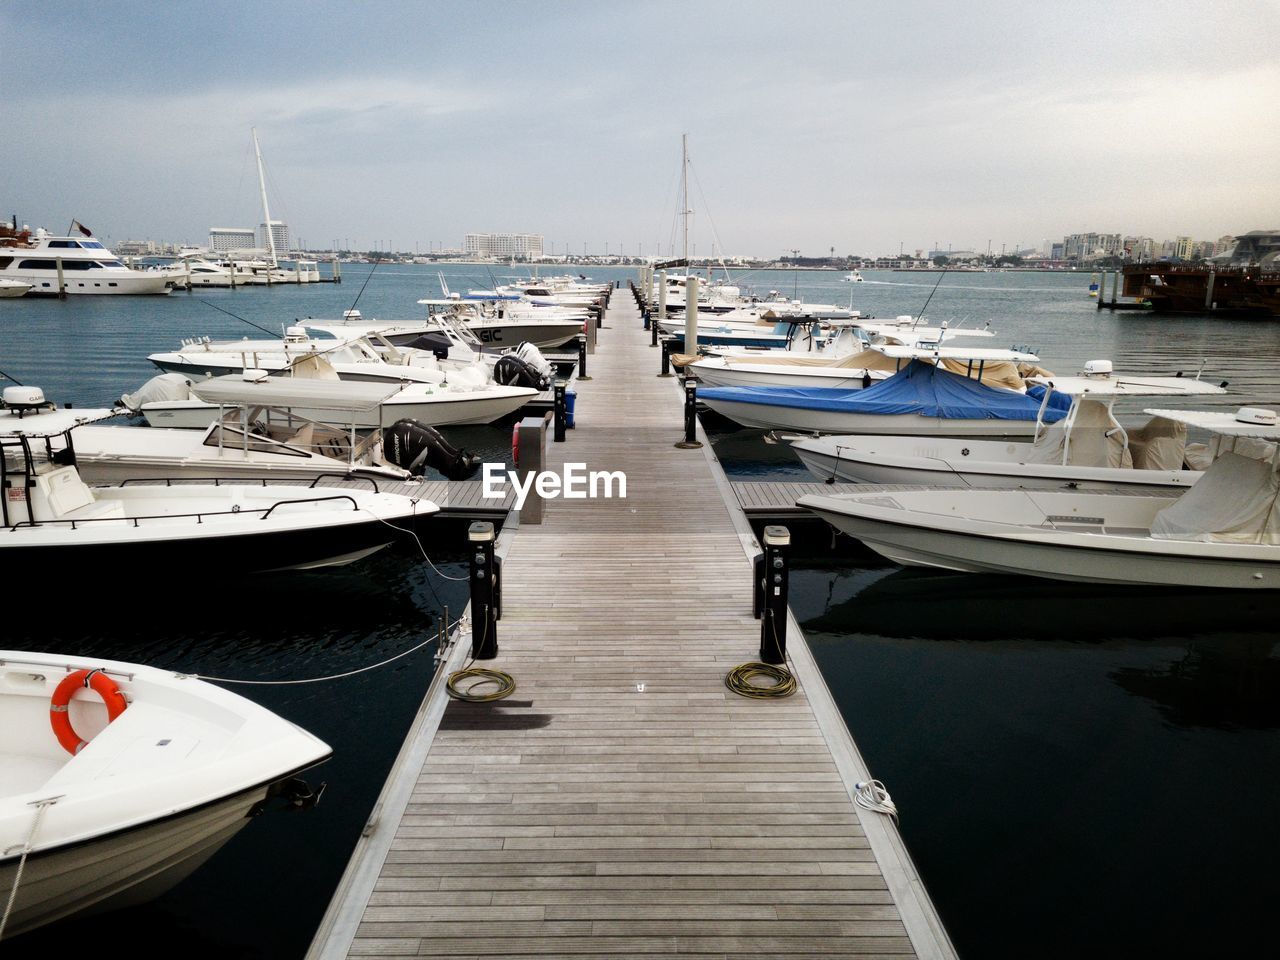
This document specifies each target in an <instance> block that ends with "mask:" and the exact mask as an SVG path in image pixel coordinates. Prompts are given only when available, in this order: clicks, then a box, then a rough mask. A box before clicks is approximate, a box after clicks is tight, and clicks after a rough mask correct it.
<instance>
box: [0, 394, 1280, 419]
mask: <svg viewBox="0 0 1280 960" xmlns="http://www.w3.org/2000/svg"><path fill="white" fill-rule="evenodd" d="M8 399H9V391H8V390H6V391H5V401H6V402H8ZM1277 420H1280V417H1277V416H1276V412H1275V411H1274V410H1267V409H1266V408H1264V407H1241V408H1240V409H1239V410H1237V411H1236V422H1237V423H1252V424H1257V425H1258V426H1265V427H1274V426H1275V425H1276V422H1277Z"/></svg>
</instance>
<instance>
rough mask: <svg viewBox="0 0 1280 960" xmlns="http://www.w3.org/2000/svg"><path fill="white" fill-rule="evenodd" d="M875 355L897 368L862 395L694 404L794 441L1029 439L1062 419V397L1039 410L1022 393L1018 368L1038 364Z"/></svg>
mask: <svg viewBox="0 0 1280 960" xmlns="http://www.w3.org/2000/svg"><path fill="white" fill-rule="evenodd" d="M875 349H876V350H878V351H880V352H882V353H883V354H885V355H886V356H887V357H889V358H891V359H894V360H898V361H901V362H902V363H903V366H902V367H901V368H900V369H899V370H898V372H896V373H894V374H893V375H892V376H891V377H889V378H887V379H884V380H879V381H876V382H873V383H872V384H871V385H870V386H868V387H861V386H860V387H859V388H858V389H853V390H842V389H824V388H821V387H758V386H753V387H712V388H709V389H706V390H699V391H698V399H699V400H701V401H703V402H704V403H705V404H706V405H707V406H708V407H710V408H711V409H712V410H714V411H715V412H716V413H719V414H721V415H722V416H726V417H728V418H729V419H730V420H733V421H735V422H737V423H739V424H741V425H743V426H745V427H756V428H760V429H766V430H771V429H783V430H791V431H795V432H799V433H864V434H890V435H912V436H929V437H935V436H938V437H946V436H957V437H1026V438H1028V439H1030V438H1031V437H1032V436H1034V434H1035V432H1036V428H1037V423H1055V422H1057V421H1058V420H1060V419H1061V418H1062V417H1063V416H1065V415H1066V412H1067V411H1066V405H1065V404H1063V403H1061V402H1060V401H1061V400H1062V398H1061V397H1057V398H1054V399H1053V400H1051V402H1050V404H1049V405H1048V407H1047V408H1046V409H1044V410H1041V396H1040V392H1041V391H1043V390H1044V388H1043V387H1036V388H1034V389H1033V390H1032V391H1031V393H1028V392H1027V390H1026V389H1025V382H1024V381H1023V379H1022V377H1021V375H1020V373H1019V370H1018V366H1017V365H1018V364H1035V363H1038V362H1039V358H1038V357H1036V356H1035V355H1034V354H1030V353H1024V352H1022V351H1018V350H993V349H977V348H972V349H970V348H959V347H944V346H932V347H924V346H914V347H899V346H879V347H876V348H875ZM958 357H965V358H967V359H965V360H961V359H958ZM1036 369H1037V370H1038V368H1036Z"/></svg>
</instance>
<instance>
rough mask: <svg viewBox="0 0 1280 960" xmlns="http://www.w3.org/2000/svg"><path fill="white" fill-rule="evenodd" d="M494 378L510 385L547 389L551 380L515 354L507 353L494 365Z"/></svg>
mask: <svg viewBox="0 0 1280 960" xmlns="http://www.w3.org/2000/svg"><path fill="white" fill-rule="evenodd" d="M493 379H494V380H495V381H496V382H497V383H501V384H503V385H504V386H508V387H532V388H533V389H534V390H545V389H547V387H549V386H550V385H551V380H550V379H549V378H548V377H547V376H545V375H544V374H542V373H539V372H538V371H537V370H535V369H534V368H533V367H532V366H531V365H530V364H528V363H525V362H524V361H523V360H521V359H520V358H519V357H517V356H515V355H513V354H510V353H508V354H505V355H503V356H501V357H499V358H498V362H497V363H495V364H494V365H493Z"/></svg>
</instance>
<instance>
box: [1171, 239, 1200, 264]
mask: <svg viewBox="0 0 1280 960" xmlns="http://www.w3.org/2000/svg"><path fill="white" fill-rule="evenodd" d="M1195 246H1196V242H1195V241H1194V240H1192V239H1191V238H1190V237H1179V238H1178V239H1177V240H1175V241H1173V255H1174V256H1175V257H1176V258H1177V259H1179V260H1190V259H1191V255H1192V254H1193V253H1194V252H1195Z"/></svg>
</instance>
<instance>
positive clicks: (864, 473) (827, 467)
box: [791, 437, 1201, 490]
mask: <svg viewBox="0 0 1280 960" xmlns="http://www.w3.org/2000/svg"><path fill="white" fill-rule="evenodd" d="M837 441H846V442H840V443H837ZM791 449H792V450H794V451H795V454H796V456H797V457H799V458H800V460H801V462H802V463H803V464H804V465H805V466H806V467H808V469H809V472H810V473H812V474H813V475H814V476H815V477H817V478H818V479H819V480H829V479H835V480H840V481H845V482H848V483H886V484H902V483H907V484H919V485H922V486H930V487H960V488H963V487H994V488H999V489H1009V490H1061V489H1065V488H1068V487H1069V488H1071V489H1083V490H1089V489H1098V490H1114V489H1117V488H1132V489H1137V490H1141V489H1144V488H1176V489H1185V488H1187V487H1189V486H1191V485H1192V484H1194V483H1195V482H1196V480H1197V479H1199V478H1200V476H1201V474H1200V472H1198V471H1192V470H1137V469H1134V468H1132V467H1129V468H1120V467H1077V466H1063V465H1061V464H1054V463H1027V462H1025V457H1026V455H1027V454H1028V453H1029V452H1030V450H1031V448H1030V446H1029V445H1028V444H1026V443H1019V442H1017V441H1014V442H1000V441H995V440H987V441H983V440H951V441H948V440H946V439H945V438H932V437H930V438H920V439H916V438H908V437H885V438H883V439H882V440H879V439H877V440H862V439H861V438H858V437H848V438H841V437H829V438H822V439H819V440H797V441H796V442H794V443H793V444H792V447H791ZM997 454H1002V455H1003V456H1004V457H1005V458H1006V459H1005V462H998V461H996V460H995V459H994V457H995V455H997Z"/></svg>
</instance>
